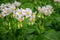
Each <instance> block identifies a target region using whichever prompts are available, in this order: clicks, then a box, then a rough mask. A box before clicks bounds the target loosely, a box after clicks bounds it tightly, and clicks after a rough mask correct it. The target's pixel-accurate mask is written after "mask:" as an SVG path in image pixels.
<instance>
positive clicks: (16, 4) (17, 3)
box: [13, 1, 21, 7]
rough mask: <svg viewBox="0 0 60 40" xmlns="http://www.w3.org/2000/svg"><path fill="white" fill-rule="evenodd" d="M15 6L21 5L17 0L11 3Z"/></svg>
mask: <svg viewBox="0 0 60 40" xmlns="http://www.w3.org/2000/svg"><path fill="white" fill-rule="evenodd" d="M13 4H14V5H15V6H17V7H18V6H20V5H21V3H20V2H17V1H15V2H14V3H13Z"/></svg>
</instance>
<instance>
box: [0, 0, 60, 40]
mask: <svg viewBox="0 0 60 40" xmlns="http://www.w3.org/2000/svg"><path fill="white" fill-rule="evenodd" d="M14 1H15V0H0V4H2V3H8V2H11V3H12V2H14ZM17 1H19V2H21V6H20V8H31V9H32V10H33V11H38V10H37V7H38V6H44V5H47V4H50V5H52V6H53V7H54V12H53V13H52V15H51V16H44V19H43V18H42V17H41V18H39V17H38V16H39V15H41V14H40V13H39V12H38V13H37V15H38V16H37V17H36V21H35V23H34V24H33V25H32V24H31V25H28V24H27V22H28V21H29V20H28V21H26V20H27V19H26V20H25V21H24V22H23V23H22V24H23V26H22V27H21V28H19V29H18V23H19V22H18V20H16V19H15V18H13V17H12V14H10V15H8V16H6V17H4V18H0V40H60V3H58V2H53V0H17ZM41 16H42V15H41Z"/></svg>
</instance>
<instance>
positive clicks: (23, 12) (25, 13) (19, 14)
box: [13, 8, 36, 22]
mask: <svg viewBox="0 0 60 40" xmlns="http://www.w3.org/2000/svg"><path fill="white" fill-rule="evenodd" d="M35 15H36V12H35V13H33V12H32V10H31V9H30V8H26V9H22V8H21V9H16V10H15V11H14V12H13V17H15V18H16V19H18V20H19V21H20V22H21V21H23V20H24V18H25V17H26V18H29V20H30V21H33V19H35Z"/></svg>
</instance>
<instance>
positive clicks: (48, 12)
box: [38, 5, 53, 15]
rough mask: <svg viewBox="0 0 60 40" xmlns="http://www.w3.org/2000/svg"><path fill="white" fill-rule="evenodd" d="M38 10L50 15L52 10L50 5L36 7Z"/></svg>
mask: <svg viewBox="0 0 60 40" xmlns="http://www.w3.org/2000/svg"><path fill="white" fill-rule="evenodd" d="M38 11H39V12H42V13H44V14H45V15H50V14H51V13H52V12H53V7H52V6H51V5H46V6H43V7H38Z"/></svg>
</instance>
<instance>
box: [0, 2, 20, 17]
mask: <svg viewBox="0 0 60 40" xmlns="http://www.w3.org/2000/svg"><path fill="white" fill-rule="evenodd" d="M20 5H21V3H20V2H17V1H15V2H14V3H12V4H11V3H6V4H2V5H0V11H1V14H0V15H1V16H3V17H5V16H7V15H9V14H11V13H12V12H13V11H14V10H15V9H16V8H17V7H19V6H20Z"/></svg>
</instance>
